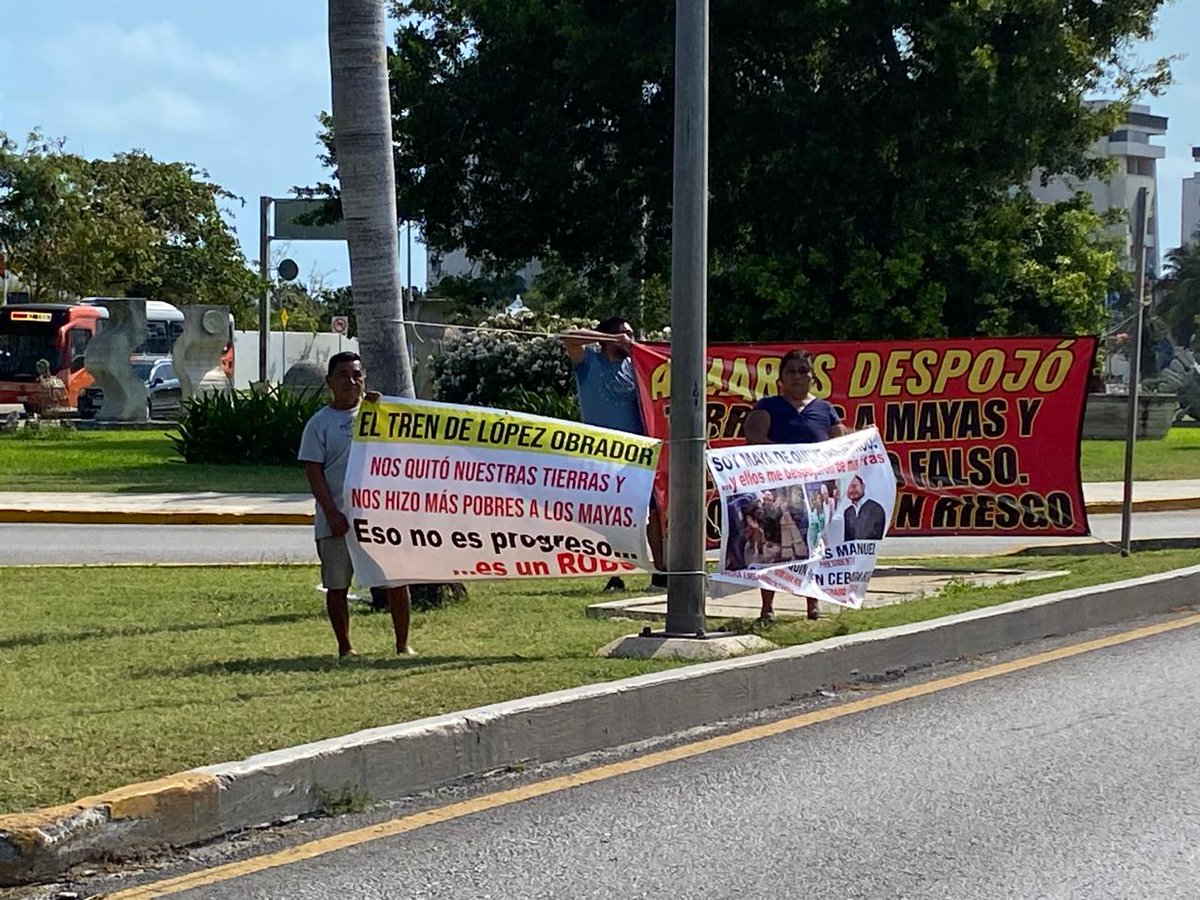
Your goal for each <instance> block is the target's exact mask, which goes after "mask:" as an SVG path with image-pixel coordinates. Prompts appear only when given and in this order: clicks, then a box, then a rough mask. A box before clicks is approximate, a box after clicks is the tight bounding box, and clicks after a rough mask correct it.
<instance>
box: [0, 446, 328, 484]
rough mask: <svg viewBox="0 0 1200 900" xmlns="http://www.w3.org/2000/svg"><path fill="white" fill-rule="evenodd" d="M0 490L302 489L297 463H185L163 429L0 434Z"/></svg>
mask: <svg viewBox="0 0 1200 900" xmlns="http://www.w3.org/2000/svg"><path fill="white" fill-rule="evenodd" d="M0 491H223V492H232V493H241V492H268V493H272V492H285V493H307V492H308V484H307V482H306V481H305V480H304V473H303V471H302V470H301V468H300V465H299V463H297V464H296V466H294V467H285V466H215V465H187V464H186V463H184V462H183V460H182V459H180V458H179V457H178V456H177V455H176V453H175V450H174V448H173V447H172V446H171V442H170V441H169V440H168V439H167V434H166V432H165V431H103V432H96V431H80V432H67V433H66V434H65V435H64V436H62V437H58V436H55V437H41V436H39V437H37V438H28V437H22V436H19V435H0Z"/></svg>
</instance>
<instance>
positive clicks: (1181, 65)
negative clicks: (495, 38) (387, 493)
mask: <svg viewBox="0 0 1200 900" xmlns="http://www.w3.org/2000/svg"><path fill="white" fill-rule="evenodd" d="M6 6H7V7H8V8H7V9H6V10H5V13H4V16H3V18H2V20H0V61H2V64H3V70H2V71H3V76H2V78H0V129H2V130H4V131H7V132H8V133H9V135H10V136H13V137H17V138H20V137H21V136H23V135H24V133H25V132H27V131H28V130H29V129H31V128H34V127H40V128H41V129H42V130H43V131H44V132H45V133H46V134H47V135H50V136H56V137H65V138H67V140H68V145H67V146H68V149H70V150H72V151H74V152H77V153H81V154H85V155H88V156H110V155H111V154H113V153H115V152H118V151H121V150H128V149H131V148H134V147H137V148H141V149H144V150H146V151H147V152H149V153H150V154H152V155H153V156H155V157H156V158H158V159H162V160H188V161H190V162H194V163H196V164H197V165H199V166H201V167H202V168H204V169H206V170H207V171H208V172H209V173H210V175H211V176H212V178H213V179H214V180H215V181H217V182H218V183H220V184H222V185H224V186H225V187H226V188H228V189H229V190H231V191H233V192H234V193H236V194H238V195H240V196H242V197H244V198H245V199H246V204H245V206H244V207H240V208H236V210H235V212H236V216H235V224H236V227H237V230H238V234H239V236H240V237H241V240H242V243H243V246H244V247H245V249H246V253H247V256H248V257H249V258H251V259H257V256H258V246H257V244H258V202H257V198H258V197H259V196H260V195H263V194H267V195H273V196H287V195H288V193H289V190H290V188H291V187H292V186H294V185H305V184H312V183H314V182H315V181H317V180H318V179H321V178H324V177H326V176H327V173H326V172H325V171H324V169H323V168H322V166H321V164H320V163H319V162H318V161H317V152H318V145H317V142H316V132H317V122H316V116H317V114H318V113H319V112H320V111H321V110H324V109H328V108H329V61H328V56H327V51H326V43H325V3H324V2H323V0H309V2H307V3H305V2H299V3H298V2H295V0H290V2H289V0H250V2H245V0H242V2H233V0H207V2H204V3H164V2H162V0H88V2H84V0H41V2H32V3H16V2H14V3H11V4H6ZM1197 22H1200V0H1178V2H1176V3H1174V4H1171V5H1168V6H1167V7H1165V8H1164V9H1163V11H1162V12H1161V13H1160V16H1159V29H1158V31H1159V36H1158V37H1157V39H1156V40H1155V41H1154V42H1153V43H1152V44H1150V45H1148V46H1146V47H1144V48H1142V50H1141V52H1142V54H1143V55H1144V56H1145V57H1147V58H1149V57H1152V56H1167V55H1177V54H1186V53H1188V52H1189V51H1191V52H1192V55H1191V57H1189V58H1187V59H1185V60H1183V61H1180V62H1177V63H1176V64H1175V66H1174V71H1175V75H1176V84H1174V85H1173V86H1172V87H1171V88H1169V89H1168V91H1167V93H1166V94H1165V95H1164V96H1162V97H1159V98H1153V99H1150V100H1149V102H1150V103H1151V106H1152V109H1153V111H1154V112H1155V113H1157V114H1159V115H1165V116H1168V117H1169V118H1170V127H1169V131H1168V134H1167V137H1166V141H1165V145H1166V147H1167V157H1166V159H1165V160H1163V161H1162V162H1161V163H1160V168H1159V192H1160V196H1159V214H1160V217H1161V223H1160V234H1161V236H1162V242H1163V244H1164V246H1165V247H1168V248H1170V247H1174V246H1176V245H1177V244H1178V242H1179V219H1180V208H1179V204H1180V180H1181V179H1182V178H1183V177H1185V176H1188V175H1191V174H1193V173H1194V172H1195V171H1197V169H1200V166H1197V165H1196V164H1194V163H1193V162H1192V158H1191V147H1192V146H1193V145H1197V146H1200V58H1198V57H1200V47H1198V46H1197V44H1200V40H1198V39H1197V35H1198V34H1200V29H1198V28H1197V25H1196V23H1197ZM287 249H288V255H289V256H291V257H292V258H294V259H295V260H296V261H297V262H298V263H299V264H300V271H301V273H302V277H303V278H305V280H308V278H309V277H310V276H311V275H312V274H316V275H318V276H319V277H320V278H322V279H323V280H324V282H325V283H326V284H329V285H339V284H345V283H347V282H348V280H349V270H348V264H347V262H346V254H345V249H344V247H343V246H342V245H341V244H338V243H329V242H304V243H301V242H297V243H293V244H292V245H291V246H290V247H289V248H287ZM404 254H405V251H404V247H403V244H402V245H401V267H402V268H401V273H402V274H403V272H404V268H403V267H404V265H405V256H404ZM412 269H413V276H414V277H413V281H414V282H415V283H416V284H417V285H418V286H422V285H423V284H424V281H425V277H424V272H425V254H424V251H423V249H422V248H421V247H420V246H419V245H417V246H414V248H413V256H412Z"/></svg>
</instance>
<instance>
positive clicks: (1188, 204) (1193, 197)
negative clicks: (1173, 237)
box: [1179, 174, 1200, 247]
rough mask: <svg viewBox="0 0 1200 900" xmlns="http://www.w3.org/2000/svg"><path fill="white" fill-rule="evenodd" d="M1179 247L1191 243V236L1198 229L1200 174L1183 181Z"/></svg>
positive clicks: (1199, 220) (1199, 223) (1199, 226)
mask: <svg viewBox="0 0 1200 900" xmlns="http://www.w3.org/2000/svg"><path fill="white" fill-rule="evenodd" d="M1181 223H1182V227H1181V229H1180V230H1181V232H1182V233H1181V234H1180V236H1179V238H1180V239H1179V246H1180V247H1183V246H1185V245H1187V244H1190V243H1191V242H1192V235H1194V234H1195V233H1196V231H1197V229H1200V174H1197V175H1193V176H1192V177H1191V178H1185V179H1183V218H1182V219H1181Z"/></svg>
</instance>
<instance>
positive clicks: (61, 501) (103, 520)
mask: <svg viewBox="0 0 1200 900" xmlns="http://www.w3.org/2000/svg"><path fill="white" fill-rule="evenodd" d="M1122 493H1123V487H1122V485H1121V483H1120V482H1118V481H1106V482H1096V483H1091V484H1085V485H1084V486H1083V496H1084V501H1085V502H1086V503H1087V509H1088V512H1089V513H1090V514H1092V515H1101V514H1104V513H1118V512H1120V511H1121V499H1122ZM1133 501H1134V509H1135V510H1136V511H1138V512H1160V511H1167V510H1182V509H1200V479H1189V480H1179V481H1139V482H1137V483H1136V484H1135V485H1134V491H1133ZM312 513H313V501H312V498H311V497H310V496H309V495H308V494H252V493H240V494H221V493H215V492H212V491H199V492H194V493H192V492H188V493H185V492H179V493H146V494H142V493H131V492H130V493H104V492H100V491H87V492H84V491H80V492H53V493H51V492H35V491H0V523H3V522H32V523H42V524H71V525H106V524H110V525H153V524H161V525H310V524H312Z"/></svg>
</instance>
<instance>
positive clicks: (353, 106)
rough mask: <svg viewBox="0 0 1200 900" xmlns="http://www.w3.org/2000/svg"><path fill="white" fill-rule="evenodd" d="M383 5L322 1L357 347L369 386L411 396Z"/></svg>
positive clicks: (369, 0)
mask: <svg viewBox="0 0 1200 900" xmlns="http://www.w3.org/2000/svg"><path fill="white" fill-rule="evenodd" d="M385 23H386V20H385V16H384V2H383V0H329V73H330V76H331V80H332V82H333V134H334V148H335V152H336V155H337V166H338V171H337V177H338V180H339V182H340V183H341V196H342V217H343V219H344V220H345V222H346V243H347V244H348V246H349V250H350V284H351V288H352V290H353V293H354V312H355V318H356V324H357V326H358V329H357V330H358V347H359V352H360V353H361V354H362V358H363V367H364V368H365V369H366V370H367V377H368V380H369V383H370V387H371V388H372V389H373V390H377V391H380V392H381V393H384V394H390V395H393V396H395V395H398V396H402V397H411V396H413V379H412V367H411V365H410V363H409V359H408V342H407V340H406V339H405V334H404V311H403V307H402V305H401V302H400V269H399V265H400V261H399V255H398V245H397V235H396V231H397V221H398V217H397V216H396V173H395V169H394V163H393V158H392V113H391V104H390V102H389V91H388V70H387V49H386V48H387V42H386V37H385V31H384V29H385Z"/></svg>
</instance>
